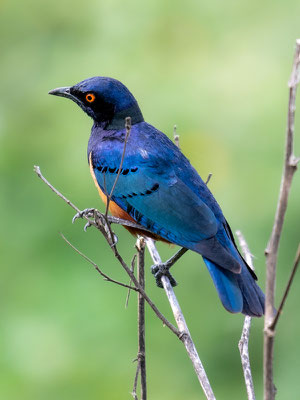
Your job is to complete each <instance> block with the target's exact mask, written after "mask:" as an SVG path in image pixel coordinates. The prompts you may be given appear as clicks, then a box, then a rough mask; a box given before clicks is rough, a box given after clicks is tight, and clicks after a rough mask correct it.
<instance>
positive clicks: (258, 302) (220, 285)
mask: <svg viewBox="0 0 300 400" xmlns="http://www.w3.org/2000/svg"><path fill="white" fill-rule="evenodd" d="M203 260H204V262H205V264H206V266H207V268H208V270H209V273H210V275H211V277H212V279H213V282H214V284H215V287H216V289H217V292H218V295H219V297H220V300H221V302H222V304H223V306H224V307H225V308H226V310H228V311H229V312H232V313H237V312H242V313H243V314H245V315H249V316H256V317H260V316H262V315H263V314H264V302H265V296H264V294H263V292H262V290H261V289H260V287H259V286H258V285H257V284H256V282H255V280H254V278H253V277H252V275H251V273H250V272H249V271H248V269H247V267H246V265H242V270H241V273H240V274H236V273H233V272H231V271H228V270H226V269H224V268H221V267H219V266H218V265H217V264H215V263H213V262H212V261H210V260H208V259H207V258H205V257H203Z"/></svg>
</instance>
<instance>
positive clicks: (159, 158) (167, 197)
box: [92, 148, 219, 247]
mask: <svg viewBox="0 0 300 400" xmlns="http://www.w3.org/2000/svg"><path fill="white" fill-rule="evenodd" d="M144 151H146V150H144ZM92 164H93V168H94V173H95V177H96V180H97V182H98V184H99V186H100V188H101V189H102V191H103V192H104V193H106V194H110V192H111V190H112V187H113V185H114V182H115V179H116V176H117V171H118V166H119V165H120V151H118V149H115V150H113V149H112V148H109V150H107V151H105V149H102V150H101V153H100V154H98V155H95V156H94V155H93V154H92ZM112 199H113V201H114V202H115V203H117V204H118V205H119V206H120V207H121V208H122V209H123V210H125V211H126V212H127V213H128V214H129V215H130V216H132V217H133V218H134V219H135V220H136V221H137V222H138V223H139V224H141V225H142V226H144V227H145V228H147V229H149V230H151V231H152V232H154V233H155V234H157V235H160V236H162V237H164V238H165V239H167V240H170V241H172V242H174V243H177V244H179V245H181V246H187V247H190V246H191V242H192V243H197V242H199V241H200V240H203V239H207V238H210V237H213V236H214V235H215V234H216V232H217V230H218V226H219V224H218V221H217V219H216V217H215V215H214V213H213V212H212V211H211V209H210V208H209V207H208V206H207V205H206V204H205V203H204V202H203V201H202V200H201V198H200V196H198V195H197V194H195V193H194V192H193V191H192V190H191V189H190V188H189V186H188V185H187V184H186V182H184V181H183V180H182V179H180V178H179V177H178V176H177V175H176V173H175V170H174V168H173V167H172V162H170V159H166V157H165V155H164V154H159V153H155V154H150V153H149V152H147V157H145V154H144V157H143V153H142V155H141V154H140V153H131V154H129V155H128V156H126V157H125V159H124V162H123V165H122V171H121V173H120V175H119V178H118V181H117V184H116V186H115V188H114V191H113V196H112Z"/></svg>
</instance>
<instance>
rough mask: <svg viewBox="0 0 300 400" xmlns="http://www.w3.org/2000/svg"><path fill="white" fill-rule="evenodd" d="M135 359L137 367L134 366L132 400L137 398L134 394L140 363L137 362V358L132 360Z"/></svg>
mask: <svg viewBox="0 0 300 400" xmlns="http://www.w3.org/2000/svg"><path fill="white" fill-rule="evenodd" d="M134 361H137V367H136V373H135V377H134V382H133V389H132V392H131V394H132V397H133V398H134V400H138V397H137V394H136V389H137V384H138V379H139V373H140V363H139V362H138V359H136V360H134Z"/></svg>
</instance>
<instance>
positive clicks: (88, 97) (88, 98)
mask: <svg viewBox="0 0 300 400" xmlns="http://www.w3.org/2000/svg"><path fill="white" fill-rule="evenodd" d="M95 98H96V97H95V95H94V94H93V93H88V94H87V95H86V96H85V99H86V101H88V102H89V103H92V102H93V101H94V100H95Z"/></svg>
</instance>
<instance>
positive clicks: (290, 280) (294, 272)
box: [269, 244, 300, 331]
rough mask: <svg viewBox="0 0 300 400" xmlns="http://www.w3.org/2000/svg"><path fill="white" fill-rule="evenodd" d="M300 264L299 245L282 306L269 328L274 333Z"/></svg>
mask: <svg viewBox="0 0 300 400" xmlns="http://www.w3.org/2000/svg"><path fill="white" fill-rule="evenodd" d="M299 262H300V244H299V246H298V249H297V253H296V257H295V261H294V265H293V268H292V271H291V275H290V277H289V280H288V283H287V285H286V288H285V291H284V294H283V297H282V300H281V302H280V305H279V307H278V310H277V313H276V315H275V318H274V320H273V322H272V324H271V325H270V326H269V329H271V330H272V331H275V328H276V325H277V322H278V320H279V317H280V315H281V313H282V310H283V307H284V304H285V301H286V298H287V296H288V294H289V291H290V288H291V285H292V283H293V280H294V277H295V274H296V271H297V268H298V265H299Z"/></svg>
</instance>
